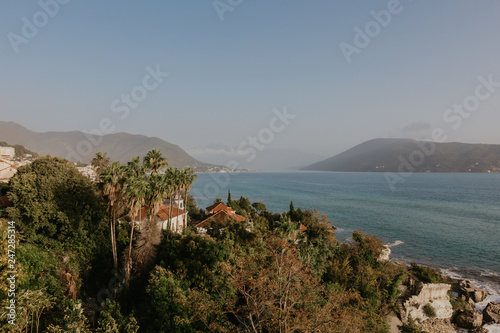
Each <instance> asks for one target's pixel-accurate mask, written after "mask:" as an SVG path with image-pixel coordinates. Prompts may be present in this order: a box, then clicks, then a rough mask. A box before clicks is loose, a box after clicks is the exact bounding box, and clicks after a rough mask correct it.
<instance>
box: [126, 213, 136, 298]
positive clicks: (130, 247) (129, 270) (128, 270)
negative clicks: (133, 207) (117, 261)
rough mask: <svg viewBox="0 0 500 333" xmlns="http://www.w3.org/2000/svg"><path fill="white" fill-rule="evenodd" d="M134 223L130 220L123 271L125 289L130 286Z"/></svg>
mask: <svg viewBox="0 0 500 333" xmlns="http://www.w3.org/2000/svg"><path fill="white" fill-rule="evenodd" d="M134 229H135V221H134V219H132V228H131V229H130V243H129V245H128V258H127V263H126V269H125V287H126V288H127V289H128V287H129V286H130V275H131V272H132V240H133V239H134Z"/></svg>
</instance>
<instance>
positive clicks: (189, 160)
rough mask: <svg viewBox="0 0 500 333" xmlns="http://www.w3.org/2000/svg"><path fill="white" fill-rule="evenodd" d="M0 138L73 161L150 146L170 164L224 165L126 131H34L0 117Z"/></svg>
mask: <svg viewBox="0 0 500 333" xmlns="http://www.w3.org/2000/svg"><path fill="white" fill-rule="evenodd" d="M0 141H7V142H11V143H16V144H20V145H23V146H25V147H26V148H27V149H30V150H32V151H35V152H37V153H38V154H39V155H41V156H43V155H51V156H59V157H62V158H66V159H68V160H70V161H72V162H77V161H81V162H85V163H89V162H90V161H91V160H92V158H93V157H94V156H95V154H96V153H98V152H103V153H104V152H106V153H107V154H108V156H109V157H110V158H111V160H113V161H119V162H121V163H126V162H128V161H130V160H131V159H132V158H134V157H136V156H140V157H141V158H142V157H143V156H144V155H145V154H146V153H147V152H148V151H149V150H151V149H159V150H160V151H161V152H162V153H163V156H165V158H166V159H167V161H168V164H169V166H173V167H177V168H185V167H191V168H193V169H194V170H196V171H208V170H212V171H220V170H222V169H224V168H223V167H218V166H214V165H211V164H207V163H203V162H200V161H198V160H196V159H194V158H193V157H191V156H190V155H189V154H188V153H186V152H185V151H184V150H183V149H182V148H180V147H179V146H177V145H174V144H171V143H168V142H166V141H163V140H162V139H159V138H154V137H147V136H144V135H134V134H128V133H116V134H109V135H105V136H102V137H98V136H91V135H88V134H85V133H82V132H79V131H72V132H46V133H36V132H33V131H30V130H29V129H27V128H25V127H23V126H21V125H19V124H17V123H14V122H4V121H0Z"/></svg>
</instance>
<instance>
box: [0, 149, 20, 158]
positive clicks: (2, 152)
mask: <svg viewBox="0 0 500 333" xmlns="http://www.w3.org/2000/svg"><path fill="white" fill-rule="evenodd" d="M14 157H16V150H15V148H14V147H0V158H2V159H8V160H13V159H14Z"/></svg>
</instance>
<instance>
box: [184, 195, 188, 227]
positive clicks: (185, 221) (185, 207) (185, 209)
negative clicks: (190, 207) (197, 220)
mask: <svg viewBox="0 0 500 333" xmlns="http://www.w3.org/2000/svg"><path fill="white" fill-rule="evenodd" d="M187 194H188V189H187V187H186V189H185V190H184V211H185V212H187V201H188V200H187ZM183 220H184V229H186V225H187V213H186V214H183Z"/></svg>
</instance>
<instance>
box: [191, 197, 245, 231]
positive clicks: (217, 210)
mask: <svg viewBox="0 0 500 333" xmlns="http://www.w3.org/2000/svg"><path fill="white" fill-rule="evenodd" d="M206 210H207V214H208V215H209V217H208V218H206V219H205V220H203V221H201V222H200V223H198V224H196V229H197V230H198V233H201V234H205V233H206V232H207V229H206V228H207V227H208V226H209V225H210V224H211V223H212V222H215V223H224V222H225V221H228V220H233V221H237V222H245V221H246V220H247V219H246V218H245V217H243V216H241V215H238V214H236V212H235V210H234V209H232V208H231V207H228V206H226V205H224V204H223V203H216V204H213V205H212V206H210V207H207V208H206Z"/></svg>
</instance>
